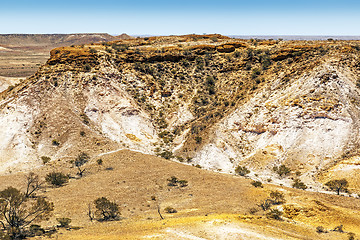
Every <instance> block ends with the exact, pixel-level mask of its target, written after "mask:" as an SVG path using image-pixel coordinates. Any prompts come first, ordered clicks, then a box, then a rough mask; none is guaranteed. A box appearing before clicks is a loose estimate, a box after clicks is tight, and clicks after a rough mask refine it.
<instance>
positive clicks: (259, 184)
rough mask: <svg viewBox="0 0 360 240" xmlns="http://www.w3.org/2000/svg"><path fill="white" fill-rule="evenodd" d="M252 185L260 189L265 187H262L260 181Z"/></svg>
mask: <svg viewBox="0 0 360 240" xmlns="http://www.w3.org/2000/svg"><path fill="white" fill-rule="evenodd" d="M251 185H253V186H254V187H260V188H263V187H264V186H263V185H262V182H260V181H253V182H252V183H251Z"/></svg>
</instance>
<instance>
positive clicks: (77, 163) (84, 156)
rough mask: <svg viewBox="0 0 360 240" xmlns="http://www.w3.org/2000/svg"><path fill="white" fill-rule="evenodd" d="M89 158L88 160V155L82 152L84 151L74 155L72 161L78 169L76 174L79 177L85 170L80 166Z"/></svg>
mask: <svg viewBox="0 0 360 240" xmlns="http://www.w3.org/2000/svg"><path fill="white" fill-rule="evenodd" d="M89 160H90V157H89V155H87V154H86V153H84V152H82V153H80V154H79V155H78V156H77V157H76V159H75V161H74V165H75V167H77V169H78V172H77V174H78V175H79V176H80V177H82V175H83V173H84V172H85V168H83V169H82V166H83V165H84V164H85V163H87V162H88V161H89Z"/></svg>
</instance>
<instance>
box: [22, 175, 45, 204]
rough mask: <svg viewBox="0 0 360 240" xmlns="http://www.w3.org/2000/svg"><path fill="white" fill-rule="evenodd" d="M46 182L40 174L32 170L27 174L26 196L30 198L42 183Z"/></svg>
mask: <svg viewBox="0 0 360 240" xmlns="http://www.w3.org/2000/svg"><path fill="white" fill-rule="evenodd" d="M43 184H44V182H43V181H41V180H40V179H39V176H38V175H36V174H35V173H33V172H30V173H29V174H28V175H27V176H26V191H25V197H27V198H29V197H30V196H32V195H33V194H34V193H35V192H36V191H37V190H39V189H40V188H41V187H42V185H43Z"/></svg>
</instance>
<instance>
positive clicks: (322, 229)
mask: <svg viewBox="0 0 360 240" xmlns="http://www.w3.org/2000/svg"><path fill="white" fill-rule="evenodd" d="M316 232H317V233H326V230H325V228H324V227H323V226H317V227H316Z"/></svg>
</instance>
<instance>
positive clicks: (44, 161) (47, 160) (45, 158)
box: [41, 156, 51, 165]
mask: <svg viewBox="0 0 360 240" xmlns="http://www.w3.org/2000/svg"><path fill="white" fill-rule="evenodd" d="M41 161H42V162H43V164H44V165H45V164H47V163H48V162H50V161H51V158H50V157H47V156H42V157H41Z"/></svg>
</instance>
